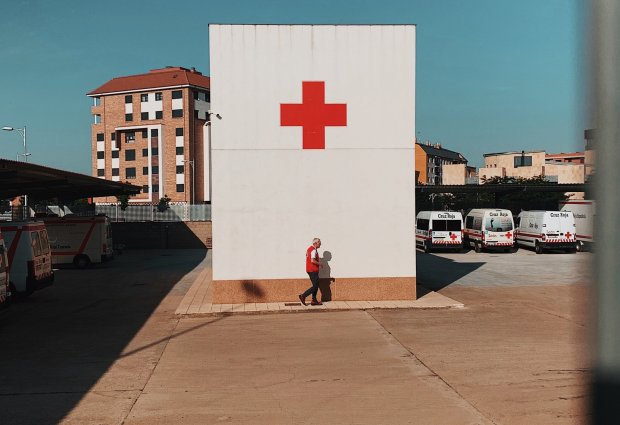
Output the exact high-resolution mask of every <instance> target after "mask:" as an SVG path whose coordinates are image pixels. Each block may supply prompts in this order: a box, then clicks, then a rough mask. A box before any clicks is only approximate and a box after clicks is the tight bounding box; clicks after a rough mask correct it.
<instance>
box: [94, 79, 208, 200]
mask: <svg viewBox="0 0 620 425" xmlns="http://www.w3.org/2000/svg"><path fill="white" fill-rule="evenodd" d="M210 87H211V85H210V79H209V77H207V76H204V75H202V74H201V73H200V72H198V71H196V70H195V69H193V68H192V69H186V68H182V67H166V68H162V69H153V70H151V71H149V72H148V73H145V74H140V75H131V76H126V77H118V78H114V79H112V80H110V81H108V82H106V83H105V84H103V85H102V86H100V87H98V88H96V89H95V90H92V91H91V92H90V93H88V94H87V95H88V96H89V97H91V98H93V102H94V104H93V106H92V109H91V113H92V115H93V120H94V122H93V124H92V173H93V175H94V176H98V177H101V178H107V179H110V180H114V181H128V182H130V183H132V184H135V185H140V186H142V188H143V190H142V193H141V194H140V195H138V196H135V197H132V198H131V200H130V201H131V202H157V201H158V200H159V199H160V198H161V197H163V196H164V195H167V196H168V197H169V198H170V199H171V201H173V202H195V203H197V202H204V201H210V192H209V182H208V178H209V177H208V174H209V172H208V165H209V158H208V155H209V152H208V146H207V148H205V145H206V144H208V141H207V143H205V139H206V138H208V135H209V132H208V128H207V127H206V124H207V123H208V122H209V118H210V115H209V109H210V102H211V96H210ZM95 200H96V201H97V202H115V201H116V198H114V197H109V198H96V199H95Z"/></svg>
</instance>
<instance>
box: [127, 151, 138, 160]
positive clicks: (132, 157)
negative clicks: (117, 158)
mask: <svg viewBox="0 0 620 425" xmlns="http://www.w3.org/2000/svg"><path fill="white" fill-rule="evenodd" d="M135 160H136V150H135V149H127V150H126V151H125V161H135Z"/></svg>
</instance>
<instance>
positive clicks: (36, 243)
mask: <svg viewBox="0 0 620 425" xmlns="http://www.w3.org/2000/svg"><path fill="white" fill-rule="evenodd" d="M30 240H31V241H32V251H33V252H34V255H35V257H36V256H39V255H41V240H40V239H39V233H38V232H30Z"/></svg>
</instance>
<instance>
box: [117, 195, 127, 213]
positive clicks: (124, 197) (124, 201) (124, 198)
mask: <svg viewBox="0 0 620 425" xmlns="http://www.w3.org/2000/svg"><path fill="white" fill-rule="evenodd" d="M116 200H117V201H118V204H119V206H120V207H121V211H125V210H126V209H127V207H128V206H129V195H128V194H127V193H123V194H122V195H118V196H116Z"/></svg>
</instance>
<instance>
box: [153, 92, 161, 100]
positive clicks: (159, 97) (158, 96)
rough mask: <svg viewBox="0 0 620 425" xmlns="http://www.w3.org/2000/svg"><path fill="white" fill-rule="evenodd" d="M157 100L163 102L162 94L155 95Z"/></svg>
mask: <svg viewBox="0 0 620 425" xmlns="http://www.w3.org/2000/svg"><path fill="white" fill-rule="evenodd" d="M155 100H162V95H161V92H157V93H155Z"/></svg>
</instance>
